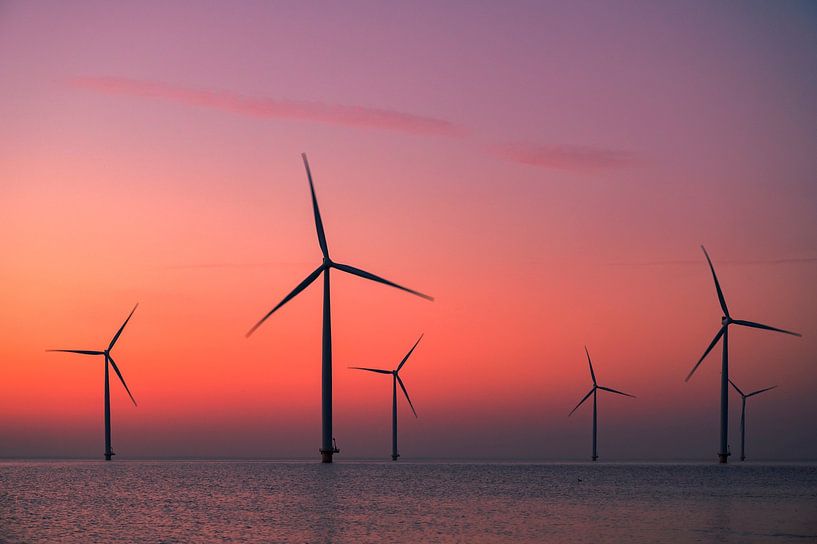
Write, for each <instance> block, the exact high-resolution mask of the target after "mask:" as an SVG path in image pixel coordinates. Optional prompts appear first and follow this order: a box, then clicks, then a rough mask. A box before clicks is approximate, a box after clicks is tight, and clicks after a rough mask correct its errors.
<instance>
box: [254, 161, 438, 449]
mask: <svg viewBox="0 0 817 544" xmlns="http://www.w3.org/2000/svg"><path fill="white" fill-rule="evenodd" d="M301 157H302V158H303V160H304V167H305V168H306V177H307V179H308V180H309V191H310V193H311V195H312V211H313V213H314V216H315V229H316V230H317V233H318V245H320V248H321V253H322V254H323V262H322V263H321V264H320V266H318V268H316V269H315V270H314V271H313V272H312V273H311V274H309V275H308V276H307V277H306V279H304V280H303V281H302V282H301V283H299V284H298V285H297V287H295V289H293V290H292V292H291V293H289V294H288V295H287V296H285V297H284V298H283V300H281V302H279V303H278V304H277V305H276V306H275V307H274V308H273V309H272V310H270V311H269V312H268V313H267V315H265V316H264V317H262V318H261V320H260V321H258V323H256V324H255V325H254V326H253V327H252V329H250V330H249V332H248V333H247V337H249V336H250V335H251V334H252V333H253V332H255V330H256V329H258V327H260V326H261V324H262V323H263V322H264V321H266V320H267V318H269V316H271V315H272V314H273V313H275V311H276V310H278V309H279V308H280V307H281V306H283V305H284V304H286V303H287V302H289V301H290V300H291V299H292V298H294V297H295V296H297V295H298V294H299V293H300V292H301V291H303V290H304V289H306V288H307V287H308V286H309V284H311V283H312V282H313V281H315V280H316V279H317V278H318V276H320V275H321V274H323V338H322V343H321V346H322V349H321V361H322V364H321V403H322V418H321V419H322V436H321V449H320V452H321V460H322V461H323V462H324V463H331V462H332V455H333V454H335V453H338V452H339V451H340V450H338V449H337V448H336V447H335V445H334V442H333V437H332V317H331V309H330V305H329V300H330V297H329V272H330V271H331V270H332V269H333V268H334V269H337V270H340V271H342V272H346V273H347V274H351V275H353V276H359V277H361V278H364V279H367V280H372V281H375V282H378V283H382V284H385V285H389V286H391V287H395V288H397V289H400V290H402V291H406V292H408V293H411V294H413V295H417V296H419V297H422V298H424V299H427V300H434V299H433V298H432V297H430V296H428V295H424V294H423V293H420V292H419V291H414V290H412V289H409V288H407V287H403V286H402V285H398V284H396V283H394V282H391V281H389V280H386V279H383V278H381V277H380V276H375V275H374V274H371V273H369V272H366V271H365V270H361V269H359V268H355V267H353V266H349V265H348V264H341V263H338V262H335V261H333V260H332V259H331V258H330V257H329V249H328V247H327V244H326V234H324V231H323V221H321V212H320V210H319V209H318V199H317V198H316V197H315V186H314V185H313V183H312V173H311V171H310V170H309V162H308V161H307V160H306V153H301Z"/></svg>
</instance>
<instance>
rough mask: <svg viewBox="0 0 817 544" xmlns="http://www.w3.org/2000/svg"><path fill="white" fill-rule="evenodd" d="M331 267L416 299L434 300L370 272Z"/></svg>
mask: <svg viewBox="0 0 817 544" xmlns="http://www.w3.org/2000/svg"><path fill="white" fill-rule="evenodd" d="M331 266H334V267H335V268H337V269H338V270H343V271H344V272H346V273H347V274H352V275H353V276H360V277H361V278H365V279H367V280H372V281H376V282H378V283H383V284H385V285H390V286H392V287H396V288H397V289H400V290H402V291H406V292H407V293H411V294H412V295H417V296H418V297H422V298H424V299H426V300H431V301H433V300H434V298H433V297H430V296H428V295H425V294H423V293H421V292H419V291H415V290H414V289H409V288H408V287H403V286H402V285H398V284H396V283H394V282H392V281H389V280H387V279H383V278H381V277H380V276H375V275H374V274H372V273H370V272H366V271H365V270H361V269H359V268H355V267H354V266H349V265H348V264H340V263H332V265H331Z"/></svg>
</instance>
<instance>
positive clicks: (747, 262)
mask: <svg viewBox="0 0 817 544" xmlns="http://www.w3.org/2000/svg"><path fill="white" fill-rule="evenodd" d="M701 262H704V264H706V261H701V260H700V259H698V260H676V261H643V262H630V263H626V262H621V263H607V266H636V267H638V266H692V265H700V264H701ZM718 264H719V265H737V266H757V265H778V264H817V257H802V258H798V257H794V258H789V259H786V258H783V259H734V260H720V261H718Z"/></svg>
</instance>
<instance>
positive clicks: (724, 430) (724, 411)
mask: <svg viewBox="0 0 817 544" xmlns="http://www.w3.org/2000/svg"><path fill="white" fill-rule="evenodd" d="M701 249H702V250H703V251H704V256H706V262H707V263H709V269H710V270H711V271H712V279H713V280H715V290H716V291H717V292H718V301H719V302H720V304H721V310H723V317H722V318H721V328H720V330H718V333H717V334H716V335H715V338H714V339H713V340H712V342H711V343H710V344H709V347H707V348H706V351H704V354H703V355H701V358H700V359H698V362H697V363H695V366H694V367H693V368H692V370H691V371H690V372H689V374H688V375H687V377H686V380H685V381H689V379H690V378H691V377H692V375H693V374H694V373H695V371H696V370H698V367H699V366H700V365H701V363H702V362H703V360H704V359H705V358H706V356H707V355H709V352H710V351H712V348H714V347H715V344H717V343H718V340H720V339H721V337H723V356H722V359H721V361H722V362H721V444H720V452H719V453H718V459H719V460H720V462H721V463H726V462H727V459H728V457H729V455H730V453H729V448H728V444H727V442H728V434H729V341H728V340H729V325H743V326H744V327H752V328H755V329H763V330H767V331H775V332H782V333H783V334H791V335H792V336H801V334H799V333H796V332H791V331H786V330H783V329H778V328H775V327H770V326H768V325H762V324H760V323H753V322H752V321H743V320H741V319H732V316H731V315H730V314H729V309H728V308H727V307H726V299H725V298H724V296H723V291H721V285H720V283H719V282H718V276H717V275H716V274H715V267H714V266H712V260H711V259H710V258H709V253H707V252H706V248H705V247H704V246H701Z"/></svg>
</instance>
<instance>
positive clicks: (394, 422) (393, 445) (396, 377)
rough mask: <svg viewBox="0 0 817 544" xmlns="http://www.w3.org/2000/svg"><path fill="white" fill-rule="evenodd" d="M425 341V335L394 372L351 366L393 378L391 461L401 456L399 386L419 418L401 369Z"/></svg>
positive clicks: (421, 336) (418, 340)
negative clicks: (398, 419)
mask: <svg viewBox="0 0 817 544" xmlns="http://www.w3.org/2000/svg"><path fill="white" fill-rule="evenodd" d="M422 339H423V335H422V334H421V335H420V338H418V339H417V341H416V342H415V343H414V345H413V346H412V347H411V349H410V350H409V352H408V353H406V356H405V357H403V360H402V361H400V364H399V365H397V368H396V369H394V370H381V369H379V368H364V367H361V366H350V367H349V368H352V369H354V370H366V371H368V372H376V373H378V374H391V377H392V380H391V381H392V385H391V393H392V400H391V460H392V461H397V458H398V457H400V454H399V453H397V385H398V384H399V385H400V389H402V390H403V395H405V396H406V400H407V401H408V403H409V406H411V411H412V412H413V413H414V417H417V411H416V410H414V405H413V404H412V403H411V399H410V398H409V394H408V391H406V386H405V385H403V380H401V379H400V369H401V368H403V365H404V364H406V361H408V358H409V357H411V354H412V353H413V352H414V348H416V347H417V344H419V343H420V340H422Z"/></svg>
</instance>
